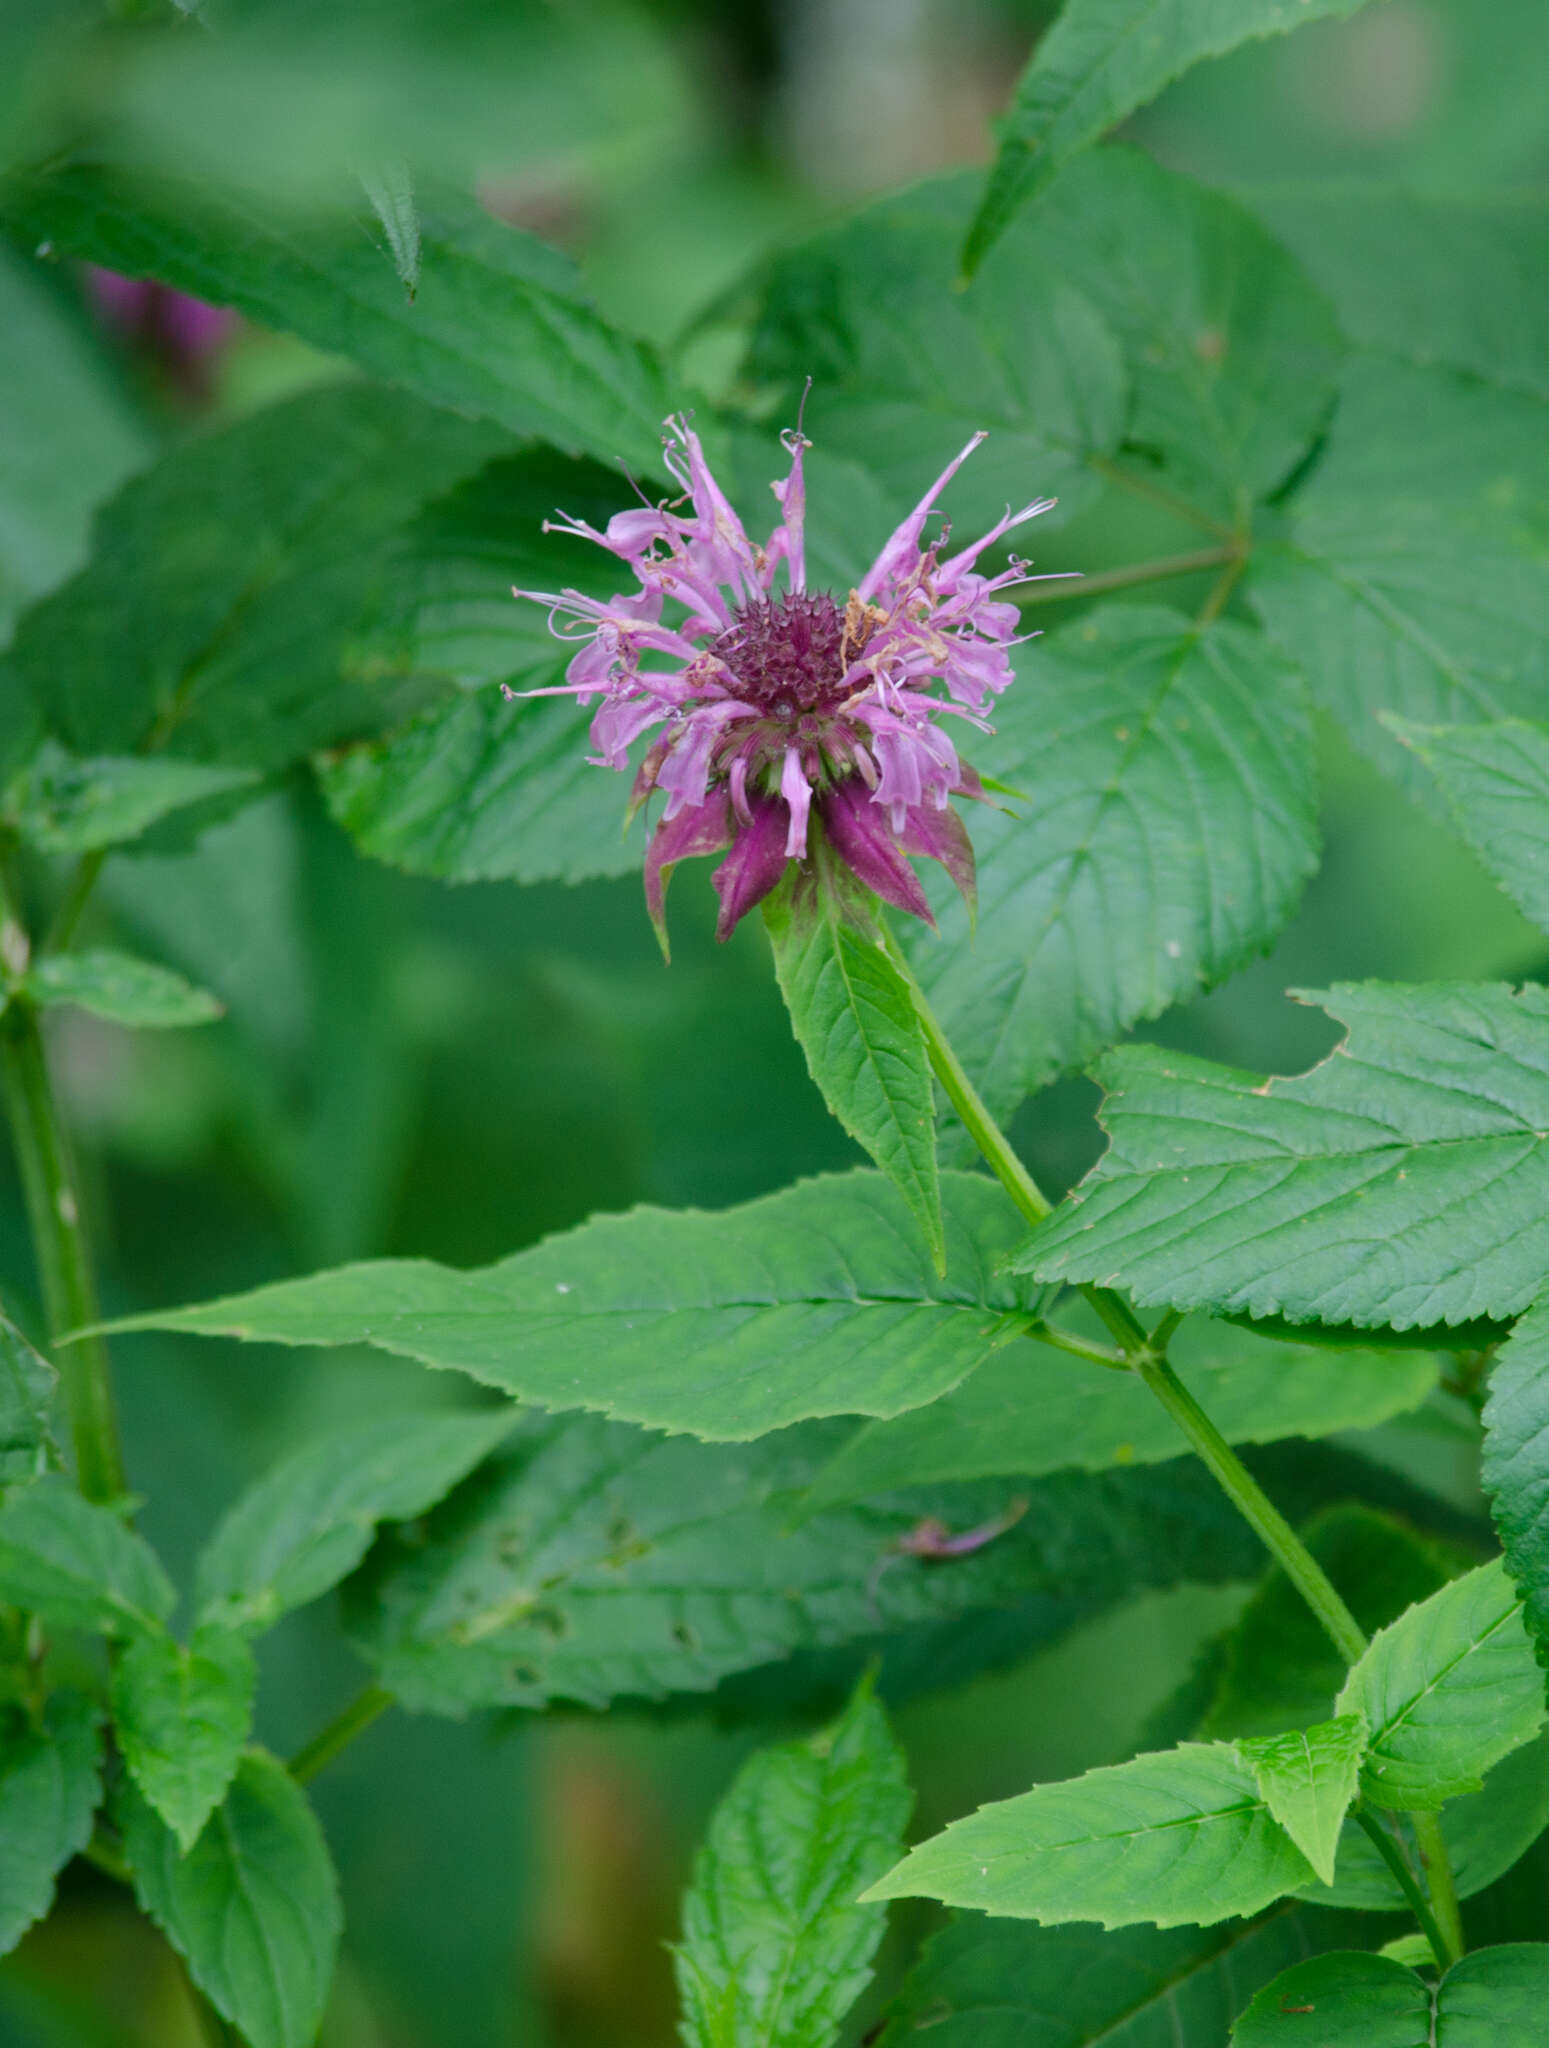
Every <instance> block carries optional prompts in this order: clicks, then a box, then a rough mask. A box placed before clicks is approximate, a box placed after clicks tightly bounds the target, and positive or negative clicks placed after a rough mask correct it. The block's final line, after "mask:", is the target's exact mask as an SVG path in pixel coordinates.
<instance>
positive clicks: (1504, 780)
mask: <svg viewBox="0 0 1549 2048" xmlns="http://www.w3.org/2000/svg"><path fill="white" fill-rule="evenodd" d="M1383 722H1384V724H1386V726H1387V727H1388V730H1389V731H1390V732H1391V733H1392V734H1393V735H1394V737H1395V738H1397V739H1399V740H1401V741H1402V742H1403V744H1404V745H1405V746H1406V747H1409V748H1410V749H1411V750H1412V751H1413V752H1414V753H1415V754H1416V755H1418V757H1419V758H1420V760H1422V761H1423V762H1424V763H1425V765H1426V767H1427V768H1428V769H1429V770H1430V771H1431V773H1432V775H1434V776H1435V778H1436V780H1437V782H1438V783H1439V784H1440V785H1441V791H1442V795H1443V796H1444V797H1445V798H1446V800H1447V808H1448V810H1449V811H1450V812H1451V814H1452V822H1453V824H1454V826H1455V827H1456V828H1457V831H1458V832H1459V834H1460V835H1461V837H1462V838H1463V839H1465V840H1466V841H1467V842H1468V844H1469V846H1471V847H1472V848H1473V850H1474V852H1475V853H1476V854H1478V856H1479V859H1480V861H1481V862H1482V864H1483V865H1484V867H1485V868H1487V869H1488V871H1489V872H1490V874H1491V875H1492V876H1493V877H1494V878H1495V880H1496V881H1497V882H1499V883H1500V885H1501V887H1502V888H1503V889H1504V890H1505V891H1506V894H1507V895H1508V896H1509V897H1510V898H1511V899H1512V901H1513V902H1514V903H1516V904H1517V905H1518V906H1519V907H1520V908H1521V909H1522V910H1523V911H1525V912H1526V914H1527V915H1528V916H1529V917H1530V918H1532V920H1533V922H1534V923H1535V924H1536V925H1538V926H1540V927H1541V928H1543V929H1546V930H1549V725H1537V724H1533V723H1532V722H1530V721H1529V720H1527V719H1523V718H1513V719H1503V720H1501V721H1500V722H1499V723H1497V724H1491V725H1442V726H1436V725H1412V724H1410V723H1409V722H1408V721H1407V720H1405V719H1399V718H1391V717H1390V718H1388V719H1385V720H1384V721H1383Z"/></svg>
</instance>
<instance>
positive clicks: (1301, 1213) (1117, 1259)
mask: <svg viewBox="0 0 1549 2048" xmlns="http://www.w3.org/2000/svg"><path fill="white" fill-rule="evenodd" d="M1306 999H1307V1000H1315V1001H1319V1002H1321V1003H1322V1004H1323V1006H1324V1007H1325V1008H1326V1009H1328V1010H1329V1012H1330V1013H1331V1015H1333V1016H1336V1017H1338V1018H1339V1019H1340V1020H1341V1021H1342V1022H1344V1023H1346V1024H1348V1026H1349V1027H1350V1035H1349V1037H1348V1038H1347V1040H1346V1041H1345V1043H1344V1044H1343V1045H1342V1046H1341V1047H1340V1048H1339V1049H1338V1051H1337V1052H1335V1053H1334V1054H1333V1055H1332V1056H1331V1057H1330V1058H1329V1059H1328V1060H1327V1061H1325V1062H1324V1064H1323V1065H1322V1066H1319V1067H1316V1068H1314V1069H1313V1071H1312V1072H1311V1073H1310V1074H1305V1075H1301V1076H1298V1077H1296V1078H1294V1079H1291V1080H1278V1079H1276V1080H1267V1081H1266V1080H1261V1079H1260V1077H1258V1076H1257V1075H1252V1074H1243V1073H1237V1072H1234V1071H1233V1070H1232V1069H1230V1068H1227V1067H1216V1066H1212V1065H1210V1064H1209V1063H1208V1062H1206V1061H1204V1060H1199V1059H1191V1058H1188V1057H1185V1056H1181V1055H1179V1054H1175V1053H1169V1052H1164V1051H1161V1050H1159V1049H1158V1048H1156V1047H1153V1046H1136V1047H1132V1048H1130V1049H1128V1050H1126V1051H1123V1052H1116V1053H1111V1054H1110V1055H1109V1056H1108V1058H1107V1059H1105V1060H1104V1061H1103V1062H1102V1064H1101V1066H1100V1067H1099V1069H1098V1073H1099V1078H1100V1079H1101V1080H1102V1082H1103V1085H1104V1087H1105V1089H1106V1090H1107V1091H1108V1099H1107V1101H1106V1103H1105V1105H1104V1109H1103V1122H1104V1125H1105V1127H1106V1128H1107V1130H1108V1131H1109V1133H1110V1137H1111V1141H1112V1142H1111V1144H1110V1146H1109V1149H1108V1151H1107V1153H1106V1154H1105V1155H1104V1157H1103V1158H1102V1160H1101V1161H1100V1162H1099V1164H1098V1166H1097V1167H1096V1169H1095V1170H1094V1172H1093V1173H1092V1174H1091V1175H1090V1176H1089V1177H1088V1179H1087V1180H1086V1181H1084V1182H1083V1183H1082V1185H1081V1187H1080V1188H1078V1189H1077V1190H1076V1192H1075V1194H1074V1195H1073V1196H1072V1197H1071V1198H1070V1200H1069V1201H1068V1202H1067V1203H1066V1205H1065V1206H1064V1207H1063V1208H1062V1209H1061V1210H1060V1211H1059V1213H1058V1214H1057V1215H1056V1216H1054V1217H1053V1218H1052V1219H1051V1220H1050V1221H1049V1222H1048V1223H1047V1224H1046V1225H1044V1226H1043V1227H1041V1228H1040V1230H1039V1231H1038V1232H1037V1234H1036V1235H1035V1236H1034V1238H1033V1240H1032V1243H1031V1245H1030V1247H1029V1249H1028V1250H1027V1252H1026V1253H1025V1254H1023V1255H1022V1256H1021V1257H1020V1258H1019V1259H1018V1261H1017V1265H1018V1268H1019V1269H1020V1270H1024V1271H1030V1272H1033V1273H1036V1274H1037V1275H1038V1276H1039V1277H1040V1278H1041V1279H1045V1280H1054V1279H1060V1280H1097V1281H1100V1282H1103V1283H1105V1284H1111V1283H1112V1282H1114V1281H1122V1283H1123V1284H1124V1285H1125V1286H1127V1287H1128V1288H1129V1289H1130V1290H1131V1292H1132V1293H1133V1294H1134V1296H1135V1299H1136V1300H1137V1301H1140V1302H1147V1303H1150V1302H1167V1303H1170V1304H1173V1305H1175V1306H1177V1307H1180V1308H1196V1307H1203V1306H1208V1307H1211V1308H1215V1309H1225V1310H1233V1311H1246V1312H1247V1313H1248V1314H1250V1315H1269V1314H1283V1315H1286V1316H1289V1317H1291V1318H1292V1319H1293V1320H1296V1321H1310V1320H1323V1321H1328V1322H1352V1323H1357V1324H1360V1325H1363V1326H1364V1325H1367V1324H1373V1323H1391V1324H1392V1325H1393V1326H1394V1327H1395V1328H1397V1329H1401V1330H1402V1329H1408V1328H1413V1327H1415V1326H1417V1325H1423V1324H1426V1323H1432V1322H1461V1321H1463V1320H1465V1319H1466V1318H1468V1317H1471V1316H1478V1315H1487V1316H1510V1315H1515V1314H1516V1313H1517V1312H1518V1311H1519V1310H1521V1309H1524V1308H1526V1307H1527V1305H1528V1303H1529V1302H1530V1301H1531V1300H1532V1298H1533V1296H1534V1295H1535V1294H1536V1292H1537V1291H1538V1286H1539V1282H1540V1279H1541V1276H1542V1274H1543V1272H1544V1270H1545V1267H1546V1265H1549V1199H1546V1197H1549V1180H1546V1166H1545V1160H1544V1156H1543V1139H1542V1138H1541V1137H1540V1135H1539V1133H1540V1132H1541V1131H1543V1130H1544V1129H1546V1128H1549V1091H1546V1087H1545V1079H1544V1076H1545V1069H1546V1054H1549V996H1546V995H1545V993H1544V991H1543V990H1542V989H1540V988H1538V987H1536V986H1534V985H1532V984H1529V985H1528V986H1527V987H1525V988H1523V989H1521V990H1520V991H1515V992H1514V991H1513V990H1511V989H1509V988H1505V987H1502V986H1496V985H1493V984H1481V985H1478V986H1469V985H1451V986H1449V985H1446V984H1436V985H1431V986H1427V987H1416V988H1404V987H1387V986H1384V985H1383V984H1381V983H1378V982H1365V983H1362V984H1359V985H1348V984H1347V985H1345V986H1342V987H1340V988H1337V989H1335V990H1333V991H1331V992H1330V993H1329V995H1328V996H1326V997H1324V996H1315V997H1309V998H1306Z"/></svg>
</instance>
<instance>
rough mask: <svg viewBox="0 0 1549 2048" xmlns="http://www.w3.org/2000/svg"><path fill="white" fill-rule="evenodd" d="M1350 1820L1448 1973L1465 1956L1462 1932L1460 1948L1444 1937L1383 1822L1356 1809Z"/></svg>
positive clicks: (1454, 1907) (1455, 1907) (1437, 1959)
mask: <svg viewBox="0 0 1549 2048" xmlns="http://www.w3.org/2000/svg"><path fill="white" fill-rule="evenodd" d="M1351 1818H1352V1819H1353V1820H1354V1822H1355V1824H1356V1826H1357V1827H1358V1828H1360V1830H1361V1831H1362V1833H1363V1834H1364V1835H1366V1837H1367V1838H1368V1840H1369V1841H1370V1842H1371V1845H1372V1847H1373V1848H1374V1849H1375V1850H1376V1851H1377V1854H1378V1855H1379V1856H1380V1857H1381V1858H1382V1860H1383V1862H1384V1863H1385V1864H1386V1865H1387V1866H1388V1869H1389V1870H1390V1871H1391V1872H1392V1873H1393V1881H1394V1883H1395V1884H1396V1885H1397V1886H1398V1888H1399V1890H1400V1891H1401V1892H1402V1893H1403V1894H1404V1897H1405V1898H1406V1899H1407V1900H1408V1901H1409V1909H1410V1911H1411V1912H1412V1913H1413V1914H1414V1916H1415V1918H1416V1920H1418V1921H1419V1923H1420V1932H1421V1933H1422V1934H1423V1935H1424V1936H1425V1938H1426V1940H1427V1941H1428V1942H1429V1943H1430V1944H1431V1954H1432V1955H1433V1956H1435V1958H1436V1963H1437V1967H1438V1968H1439V1969H1443V1970H1445V1969H1447V1968H1448V1967H1449V1966H1450V1965H1451V1964H1453V1963H1455V1962H1456V1961H1457V1960H1458V1958H1459V1957H1460V1956H1461V1955H1462V1953H1463V1935H1462V1929H1461V1928H1459V1929H1458V1940H1457V1945H1456V1946H1455V1947H1454V1946H1453V1945H1452V1944H1450V1943H1449V1942H1448V1941H1447V1940H1446V1939H1445V1937H1444V1936H1443V1934H1442V1931H1441V1928H1440V1926H1439V1925H1438V1923H1437V1919H1436V1915H1435V1914H1433V1913H1432V1911H1431V1903H1430V1901H1429V1900H1428V1899H1427V1898H1426V1896H1425V1893H1424V1891H1423V1890H1422V1889H1421V1886H1420V1881H1419V1879H1418V1878H1417V1877H1416V1876H1415V1874H1414V1872H1413V1871H1412V1870H1411V1869H1410V1867H1409V1858H1408V1857H1407V1856H1406V1855H1405V1854H1404V1852H1403V1850H1402V1849H1401V1848H1400V1847H1399V1845H1398V1843H1397V1842H1396V1841H1395V1840H1394V1839H1393V1836H1392V1835H1391V1833H1390V1832H1389V1831H1388V1829H1387V1828H1385V1827H1384V1826H1383V1825H1382V1822H1381V1821H1380V1820H1376V1819H1374V1818H1373V1816H1372V1815H1371V1814H1369V1813H1368V1812H1367V1811H1366V1809H1365V1808H1364V1807H1360V1806H1358V1807H1356V1808H1355V1810H1354V1812H1353V1813H1352V1815H1351ZM1456 1910H1457V1902H1456V1900H1454V1901H1453V1911H1454V1914H1455V1913H1456Z"/></svg>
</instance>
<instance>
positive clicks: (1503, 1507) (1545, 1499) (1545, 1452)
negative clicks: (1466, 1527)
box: [1482, 1302, 1549, 1663]
mask: <svg viewBox="0 0 1549 2048" xmlns="http://www.w3.org/2000/svg"><path fill="white" fill-rule="evenodd" d="M1482 1478H1483V1482H1484V1488H1485V1491H1486V1492H1487V1493H1488V1494H1489V1495H1490V1508H1491V1512H1492V1514H1493V1515H1494V1517H1495V1526H1496V1528H1497V1530H1498V1531H1499V1532H1500V1539H1501V1548H1502V1549H1503V1550H1504V1552H1505V1553H1506V1569H1507V1570H1508V1571H1509V1572H1510V1573H1511V1576H1512V1578H1513V1579H1514V1580H1515V1581H1516V1584H1517V1590H1518V1591H1519V1592H1520V1593H1521V1595H1522V1598H1523V1616H1524V1619H1525V1620H1526V1622H1527V1626H1528V1629H1529V1632H1530V1634H1531V1635H1532V1637H1533V1639H1534V1642H1535V1643H1536V1645H1537V1654H1538V1658H1539V1661H1540V1663H1545V1662H1549V1303H1544V1302H1539V1303H1537V1304H1536V1305H1535V1306H1534V1307H1533V1308H1531V1309H1529V1311H1528V1313H1527V1314H1526V1315H1525V1316H1524V1317H1523V1318H1522V1320H1521V1322H1520V1323H1518V1325H1517V1327H1516V1329H1515V1330H1513V1332H1512V1334H1511V1336H1510V1337H1509V1338H1508V1339H1507V1341H1506V1343H1505V1344H1504V1345H1503V1346H1502V1348H1501V1352H1500V1356H1499V1357H1498V1358H1497V1359H1496V1361H1495V1369H1494V1371H1493V1372H1492V1373H1491V1375H1490V1398H1489V1400H1488V1401H1487V1402H1486V1404H1485V1410H1484V1470H1483V1474H1482Z"/></svg>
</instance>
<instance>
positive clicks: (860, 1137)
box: [764, 869, 947, 1274]
mask: <svg viewBox="0 0 1549 2048" xmlns="http://www.w3.org/2000/svg"><path fill="white" fill-rule="evenodd" d="M804 888H805V884H804V880H803V878H802V876H801V873H800V870H799V869H795V870H787V879H786V882H785V883H784V885H783V886H782V887H781V888H780V889H778V890H777V891H776V892H775V894H774V895H773V896H771V897H770V898H768V900H767V901H766V903H765V906H764V922H765V925H766V926H767V927H768V931H769V938H770V943H771V945H772V947H773V949H774V962H775V975H776V978H777V979H778V981H779V984H780V993H781V995H783V996H784V998H785V1007H786V1009H787V1010H788V1011H789V1013H790V1019H791V1027H792V1029H793V1030H794V1031H795V1033H796V1042H797V1043H798V1045H800V1047H801V1049H802V1052H803V1053H804V1055H805V1056H806V1061H807V1071H808V1073H809V1074H811V1076H812V1078H813V1080H814V1082H816V1084H817V1087H818V1089H819V1092H820V1093H821V1094H822V1097H823V1100H824V1101H825V1102H826V1103H827V1104H828V1106H829V1108H830V1109H831V1110H832V1111H833V1113H834V1115H835V1116H836V1117H837V1118H838V1120H839V1122H840V1124H841V1125H842V1126H843V1127H844V1129H845V1130H846V1131H848V1132H849V1134H850V1136H851V1137H852V1138H854V1139H855V1140H856V1141H857V1142H858V1143H859V1144H861V1145H864V1146H865V1148H866V1150H867V1151H868V1152H869V1153H870V1154H871V1156H872V1158H873V1159H874V1160H875V1161H876V1163H877V1165H878V1166H880V1167H881V1169H882V1171H883V1172H884V1173H885V1174H886V1175H887V1177H888V1179H889V1180H890V1181H891V1182H892V1183H893V1185H894V1187H895V1188H897V1190H898V1192H899V1193H900V1194H901V1195H902V1196H903V1198H904V1201H905V1202H906V1203H907V1204H908V1207H909V1211H910V1213H911V1215H912V1216H913V1217H914V1219H915V1222H916V1223H917V1224H918V1225H919V1227H920V1229H921V1231H922V1232H923V1233H924V1237H925V1242H926V1244H927V1245H928V1246H929V1247H930V1253H931V1258H932V1260H933V1262H934V1264H935V1268H936V1271H937V1272H938V1273H942V1274H944V1273H945V1272H946V1265H947V1247H946V1237H945V1233H944V1230H943V1225H942V1220H941V1182H940V1176H939V1174H938V1172H937V1168H936V1096H935V1083H934V1082H933V1080H932V1079H931V1068H930V1054H929V1052H928V1051H927V1049H926V1044H925V1033H924V1030H923V1028H922V1027H921V1024H920V1016H919V1012H918V1011H917V1010H916V1008H915V1006H914V998H913V996H912V995H911V994H910V992H909V984H908V983H907V982H906V981H905V980H904V978H903V976H902V975H901V974H900V973H899V971H898V969H897V968H896V967H895V966H894V965H893V962H892V961H891V960H890V959H889V958H888V956H887V951H886V948H885V947H884V945H883V943H882V940H881V937H880V936H879V935H878V934H876V933H872V934H870V935H868V934H866V933H864V932H860V931H857V930H855V929H854V928H853V927H852V926H851V925H849V924H848V923H846V922H845V920H844V917H843V915H842V913H841V910H840V907H839V906H838V905H837V904H836V903H833V902H832V901H828V902H821V903H816V904H813V903H810V902H804V901H802V900H801V898H802V895H803V893H804Z"/></svg>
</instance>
